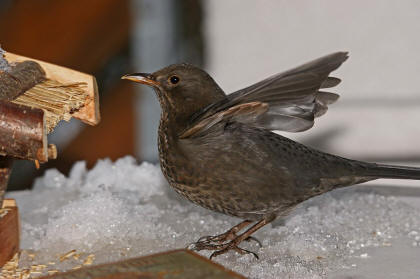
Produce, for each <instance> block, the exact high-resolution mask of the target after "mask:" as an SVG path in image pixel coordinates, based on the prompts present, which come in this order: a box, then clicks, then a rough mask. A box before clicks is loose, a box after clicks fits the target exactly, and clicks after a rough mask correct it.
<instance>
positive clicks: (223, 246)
mask: <svg viewBox="0 0 420 279" xmlns="http://www.w3.org/2000/svg"><path fill="white" fill-rule="evenodd" d="M240 242H241V239H240V237H236V238H235V239H233V240H231V241H229V242H225V243H219V244H216V243H214V242H213V243H212V242H211V241H197V242H196V243H193V244H191V245H190V246H189V249H191V250H194V251H201V250H216V251H215V252H213V253H212V254H211V255H210V259H212V258H214V257H216V256H219V255H222V254H225V253H226V252H228V251H230V250H233V251H236V252H238V253H240V254H241V255H244V254H252V255H253V256H254V257H255V258H257V259H258V255H257V253H254V252H251V251H249V250H246V249H243V248H241V247H239V246H238V244H239V243H240ZM257 243H259V241H258V240H257Z"/></svg>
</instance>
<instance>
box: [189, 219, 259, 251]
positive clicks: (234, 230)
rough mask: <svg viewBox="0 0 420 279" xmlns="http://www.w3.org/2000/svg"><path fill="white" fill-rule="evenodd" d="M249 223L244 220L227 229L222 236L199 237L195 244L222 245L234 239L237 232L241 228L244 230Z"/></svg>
mask: <svg viewBox="0 0 420 279" xmlns="http://www.w3.org/2000/svg"><path fill="white" fill-rule="evenodd" d="M251 223H252V221H248V220H245V221H243V222H241V223H239V224H237V225H236V226H234V227H232V228H231V229H229V230H228V231H226V232H224V233H222V234H219V235H208V236H203V237H200V238H199V239H198V241H197V242H196V243H195V244H199V243H211V242H213V243H217V244H222V243H224V242H226V241H228V240H232V239H234V238H235V237H236V233H237V232H239V231H240V230H242V229H243V228H245V227H246V226H248V225H249V224H251ZM200 250H201V249H200Z"/></svg>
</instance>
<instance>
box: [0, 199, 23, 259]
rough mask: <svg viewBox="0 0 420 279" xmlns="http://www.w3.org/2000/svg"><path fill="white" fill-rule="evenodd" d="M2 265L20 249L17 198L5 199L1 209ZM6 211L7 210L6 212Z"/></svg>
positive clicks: (0, 253)
mask: <svg viewBox="0 0 420 279" xmlns="http://www.w3.org/2000/svg"><path fill="white" fill-rule="evenodd" d="M0 211H1V212H3V213H1V212H0V216H2V217H0V267H1V266H3V265H4V264H5V263H6V262H7V261H8V260H10V259H11V258H12V257H13V256H14V255H15V254H16V253H17V252H18V251H19V214H18V208H17V206H16V202H15V200H11V199H6V200H4V201H3V208H2V209H1V210H0ZM5 211H6V212H5Z"/></svg>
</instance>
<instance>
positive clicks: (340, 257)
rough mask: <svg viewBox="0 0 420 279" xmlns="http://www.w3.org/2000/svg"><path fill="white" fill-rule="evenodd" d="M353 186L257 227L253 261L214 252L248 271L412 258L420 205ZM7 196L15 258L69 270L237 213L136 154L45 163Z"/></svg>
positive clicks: (188, 234)
mask: <svg viewBox="0 0 420 279" xmlns="http://www.w3.org/2000/svg"><path fill="white" fill-rule="evenodd" d="M357 189H363V187H362V188H360V187H359V188H357ZM357 189H355V188H348V189H341V190H337V191H333V192H331V193H328V194H324V195H322V196H319V197H316V198H313V199H311V200H309V201H307V202H305V203H303V204H302V205H301V206H299V207H298V208H297V209H296V210H295V211H294V212H293V213H292V215H291V216H290V217H289V218H287V219H286V220H276V221H275V222H274V224H273V225H267V226H266V227H264V228H262V229H261V230H260V231H258V232H257V233H256V234H255V236H256V237H257V238H258V239H259V240H260V241H262V244H263V247H262V248H259V247H258V246H257V245H256V244H255V243H253V242H250V243H244V244H243V246H244V247H248V248H249V249H251V250H253V251H256V252H257V253H258V254H259V256H260V259H259V260H257V259H255V258H253V256H251V255H239V254H236V253H234V252H230V253H228V254H225V255H222V256H219V257H216V258H215V261H217V262H219V263H221V264H222V265H224V266H226V267H227V268H229V269H232V270H235V271H237V272H239V273H241V274H244V275H245V276H247V277H250V278H283V277H286V276H287V278H324V277H327V276H328V277H329V276H333V275H334V276H336V275H337V274H339V275H340V274H343V273H346V272H353V273H355V272H356V273H357V271H358V269H359V268H362V269H363V265H365V266H369V264H370V263H371V262H375V260H376V259H378V258H379V259H380V256H378V255H381V254H384V252H386V251H390V250H387V249H391V248H393V249H397V250H398V249H400V248H401V249H403V250H404V251H409V252H410V253H411V254H410V255H411V256H410V258H413V257H414V258H415V260H416V261H415V262H418V260H419V259H420V236H419V235H420V217H419V216H420V214H419V213H420V209H419V208H416V207H413V206H411V205H409V204H407V203H405V202H402V201H400V200H399V199H398V198H395V197H392V196H382V195H378V194H376V193H370V192H368V191H363V190H357ZM7 196H8V197H9V198H15V199H16V200H17V203H18V206H19V210H20V214H21V229H22V230H21V231H22V235H21V240H22V242H21V248H23V249H24V252H23V253H22V256H21V263H20V264H21V266H22V267H25V266H30V265H33V264H35V263H38V264H46V263H48V262H52V261H53V262H54V263H55V264H54V268H56V269H59V270H66V269H70V268H72V267H74V266H75V265H76V264H78V263H80V260H83V257H84V258H86V255H91V254H94V255H95V261H94V264H98V263H104V262H110V261H116V260H121V259H125V258H129V257H137V256H142V255H147V254H151V253H155V252H160V251H165V250H172V249H177V248H185V247H187V246H188V245H189V244H190V243H192V242H194V241H196V240H197V239H198V238H199V237H200V236H203V235H214V234H218V233H222V232H224V231H225V230H227V229H229V228H230V227H231V226H233V225H235V224H236V223H239V222H240V221H241V220H240V219H237V218H233V217H229V216H224V215H221V214H217V213H213V212H210V211H208V210H205V209H203V208H200V207H198V206H195V205H193V204H192V203H190V202H188V201H186V200H185V199H184V198H182V197H180V196H178V195H177V194H176V193H175V192H174V191H173V190H172V189H171V188H170V187H169V186H168V185H167V182H166V181H165V179H164V178H163V176H162V174H161V172H160V168H159V167H158V166H156V165H153V164H149V163H141V164H139V163H137V162H136V160H135V159H134V158H133V157H124V158H121V159H119V160H117V161H116V162H111V161H110V160H108V159H105V160H100V161H98V162H97V164H96V166H95V167H94V168H93V169H91V170H87V169H86V165H85V163H84V162H78V163H76V164H75V165H74V166H73V168H72V170H71V172H70V174H69V177H66V176H64V175H63V174H61V173H60V172H58V171H57V170H55V169H50V170H48V171H47V172H46V173H45V175H44V176H43V177H41V178H39V179H37V181H36V183H35V185H34V187H33V189H32V190H27V191H20V192H10V193H8V195H7ZM396 245H397V246H396ZM73 249H74V250H76V251H77V253H79V254H81V255H83V256H81V259H80V260H79V261H77V258H74V259H72V260H69V261H62V262H59V261H58V260H57V259H58V257H59V255H63V254H65V253H66V252H68V251H70V250H73ZM401 249H400V250H401ZM381 251H383V252H381ZM398 251H399V250H398ZM398 251H397V252H398ZM397 252H396V253H397ZM200 253H201V254H203V255H206V256H208V255H209V254H210V253H209V252H207V251H204V252H200ZM385 254H386V253H385ZM397 254H398V253H397ZM34 255H35V256H34ZM416 257H417V258H416ZM389 266H392V265H389ZM389 266H388V268H390V267H389ZM364 275H366V273H364ZM334 278H340V277H334ZM364 278H375V276H374V277H364ZM383 278H385V277H383ZM390 278H391V277H390ZM406 278H407V277H406ZM413 278H414V277H413Z"/></svg>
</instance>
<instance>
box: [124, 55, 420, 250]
mask: <svg viewBox="0 0 420 279" xmlns="http://www.w3.org/2000/svg"><path fill="white" fill-rule="evenodd" d="M347 58H348V56H347V53H344V52H338V53H334V54H330V55H328V56H325V57H322V58H319V59H317V60H314V61H312V62H309V63H307V64H304V65H302V66H300V67H297V68H295V69H292V70H289V71H287V72H284V73H281V74H277V75H274V76H272V77H269V78H267V79H265V80H263V81H261V82H258V83H256V84H254V85H252V86H249V87H247V88H244V89H242V90H239V91H237V92H234V93H232V94H230V95H226V94H225V93H224V92H223V90H222V89H220V87H219V86H218V85H217V84H216V82H215V81H214V80H213V79H212V78H211V77H210V76H209V75H208V74H207V73H206V72H204V71H203V70H201V69H199V68H196V67H194V66H191V65H188V64H177V65H171V66H169V67H166V68H164V69H161V70H159V71H157V72H155V73H153V74H144V73H137V74H131V75H126V76H124V77H123V78H124V79H130V80H133V81H136V82H139V83H143V84H147V85H149V86H152V87H153V88H154V89H155V92H156V94H157V96H158V99H159V102H160V105H161V108H162V114H161V119H160V125H159V135H158V141H159V142H158V145H159V159H160V165H161V169H162V172H163V174H164V175H165V177H166V179H167V180H168V182H169V184H170V185H171V186H172V187H173V188H174V189H175V190H176V191H177V192H178V193H180V194H181V195H183V196H185V197H186V198H187V199H189V200H190V201H192V202H194V203H196V204H199V205H201V206H203V207H205V208H208V209H210V210H214V211H217V212H221V213H224V214H228V215H232V216H237V217H241V218H243V219H244V220H245V221H243V222H242V223H240V224H238V225H237V226H235V227H233V228H232V229H230V230H228V231H227V232H226V233H224V234H221V235H218V236H208V237H204V238H201V239H200V240H199V241H198V242H196V243H195V244H194V245H193V248H194V249H196V250H202V249H210V250H216V251H215V252H214V253H213V254H212V256H217V255H220V254H222V253H225V252H227V251H228V250H231V249H233V250H235V251H238V252H240V253H252V252H249V251H247V250H244V249H242V248H240V247H238V244H239V243H240V242H241V241H243V240H246V239H252V237H251V234H252V233H253V232H255V231H256V230H258V229H259V228H261V227H262V226H264V225H265V224H267V223H269V222H271V221H272V220H274V219H275V218H276V217H278V216H285V215H287V214H288V213H289V212H290V211H291V210H292V209H293V208H294V207H295V206H296V205H297V204H299V203H300V202H302V201H304V200H307V199H309V198H311V197H313V196H316V195H319V194H322V193H325V192H327V191H330V190H332V189H335V188H338V187H343V186H349V185H353V184H357V183H361V182H365V181H369V180H373V179H378V178H405V179H420V170H419V169H417V168H410V167H398V166H385V165H379V164H374V163H366V162H360V161H354V160H349V159H345V158H341V157H338V156H334V155H331V154H326V153H323V152H320V151H317V150H314V149H311V148H309V147H306V146H304V145H302V144H299V143H297V142H294V141H292V140H290V139H287V138H285V137H283V136H280V135H278V134H275V133H273V132H271V130H280V131H289V132H299V131H304V130H307V129H309V128H311V127H312V126H313V124H314V119H315V118H316V117H319V116H321V115H323V114H324V113H325V112H326V111H327V109H328V105H329V104H331V103H333V102H335V101H336V100H337V99H338V95H336V94H334V93H329V92H324V91H323V90H324V89H326V88H331V87H334V86H336V85H337V84H338V83H339V82H340V80H339V79H337V78H334V77H329V75H330V73H331V72H332V71H334V70H335V69H337V68H338V67H339V66H340V65H341V64H342V63H343V62H344V61H345V60H346V59H347ZM253 222H255V224H254V225H252V226H251V227H250V228H248V229H247V230H246V231H245V232H243V233H241V234H238V233H239V231H241V230H242V229H244V228H245V227H246V226H249V225H251V224H252V223H253ZM252 254H254V255H255V256H256V254H255V253H252Z"/></svg>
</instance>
